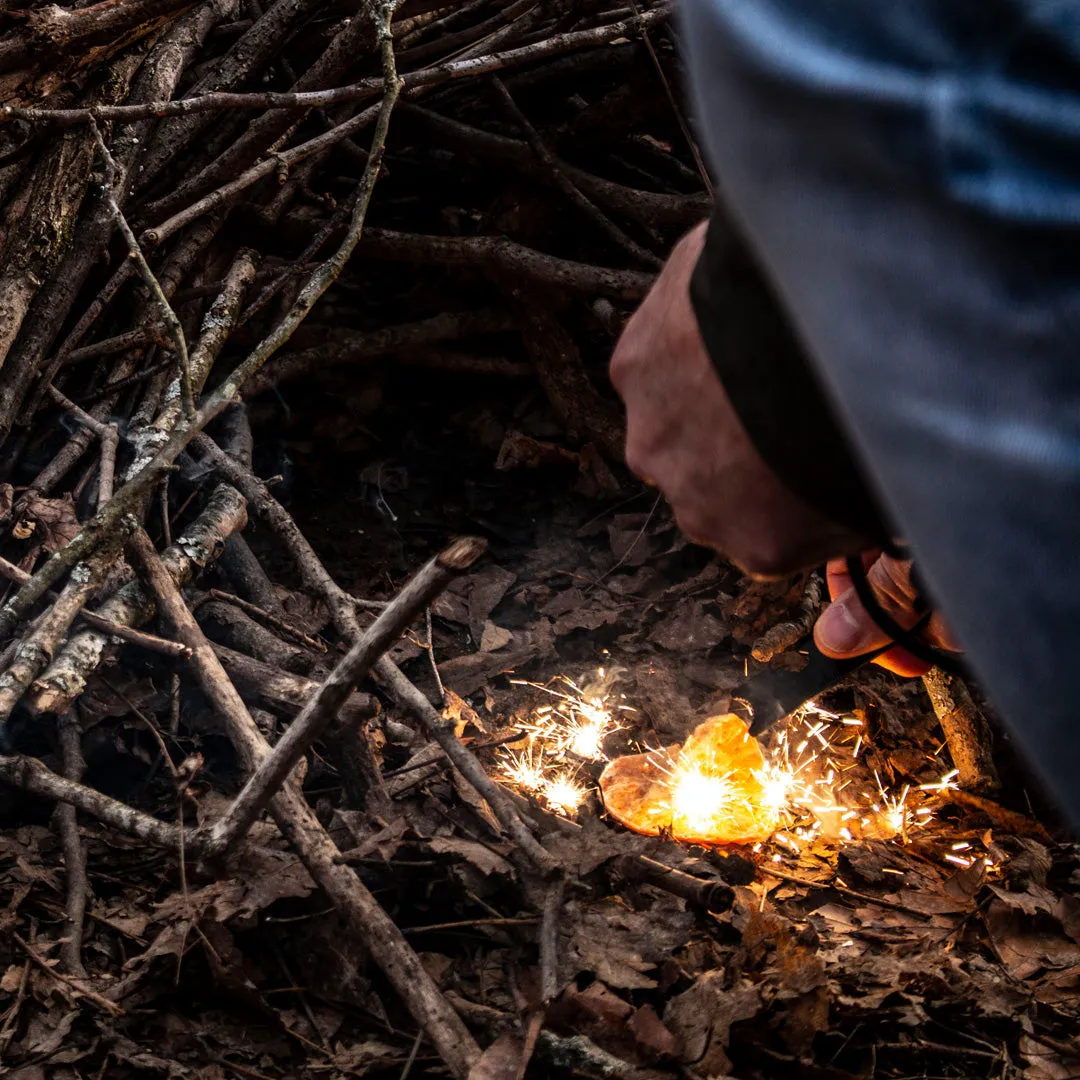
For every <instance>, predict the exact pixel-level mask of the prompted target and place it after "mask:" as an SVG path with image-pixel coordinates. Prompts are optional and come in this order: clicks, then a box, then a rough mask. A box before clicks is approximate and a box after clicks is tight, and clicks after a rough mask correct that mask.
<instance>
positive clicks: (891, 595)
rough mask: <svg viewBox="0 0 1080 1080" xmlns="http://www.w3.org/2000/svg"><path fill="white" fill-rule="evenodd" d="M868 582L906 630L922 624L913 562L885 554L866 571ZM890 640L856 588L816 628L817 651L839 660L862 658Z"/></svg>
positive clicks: (827, 611) (831, 607)
mask: <svg viewBox="0 0 1080 1080" xmlns="http://www.w3.org/2000/svg"><path fill="white" fill-rule="evenodd" d="M866 580H867V584H869V586H870V589H871V590H872V592H873V594H874V598H875V599H876V600H877V602H878V603H879V604H880V605H881V607H882V609H883V610H884V611H885V613H886V614H887V615H891V616H892V618H893V619H894V620H895V621H896V622H897V623H899V624H900V626H902V627H904V629H905V630H907V629H910V628H911V627H912V626H914V625H915V624H916V623H917V622H918V621H919V619H920V618H921V615H920V614H919V612H917V611H916V610H915V597H916V595H917V594H918V590H917V588H916V586H915V583H914V582H913V581H912V578H911V561H910V560H908V559H893V558H890V557H889V556H888V555H882V556H881V557H879V558H878V559H876V560H875V561H874V563H873V565H872V566H871V567H870V569H869V570H868V571H867V574H866ZM890 640H891V639H890V638H889V636H888V634H886V633H885V631H884V630H882V629H881V627H880V626H878V624H877V623H876V622H875V621H874V620H873V619H872V618H871V617H870V615H869V614H868V613H867V611H866V609H865V608H864V607H863V606H862V602H861V601H860V600H859V597H858V595H857V593H856V592H855V589H854V588H848V589H846V590H845V591H844V592H842V593H841V594H840V595H839V596H837V598H836V599H835V600H834V601H833V602H832V603H831V604H830V605H829V606H828V607H827V608H826V609H825V611H824V612H822V614H821V617H820V618H819V619H818V621H817V625H816V626H815V627H814V641H815V642H816V643H817V646H818V648H819V649H821V651H822V652H823V653H825V654H826V655H827V656H834V657H837V658H839V659H843V658H845V657H848V656H860V655H861V654H862V653H867V652H870V650H871V649H877V648H879V647H880V646H882V645H887V644H888V643H889V641H890Z"/></svg>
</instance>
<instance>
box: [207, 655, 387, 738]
mask: <svg viewBox="0 0 1080 1080" xmlns="http://www.w3.org/2000/svg"><path fill="white" fill-rule="evenodd" d="M213 649H214V654H215V655H216V656H217V658H218V659H219V660H220V661H221V664H222V667H224V668H225V671H226V672H227V674H228V676H229V678H230V679H231V680H232V682H233V685H234V686H235V687H236V688H237V690H239V691H240V694H241V696H242V697H244V698H245V699H248V700H251V701H254V702H256V703H257V704H259V705H261V706H263V708H266V709H270V710H271V711H272V712H275V713H282V714H284V715H285V716H295V715H296V714H297V713H298V712H299V711H300V710H301V709H302V708H303V707H304V705H305V704H306V703H307V702H308V700H309V699H310V698H311V696H312V695H313V694H315V693H316V692H317V691H318V689H319V684H318V683H317V682H313V681H312V680H311V679H306V678H304V676H303V675H294V674H292V673H291V672H288V671H280V670H278V669H277V668H275V667H271V666H270V665H269V664H264V663H263V662H262V661H261V660H256V659H255V658H254V657H252V656H247V655H245V654H244V653H239V652H235V651H234V650H232V649H229V648H227V647H226V646H224V645H219V644H217V643H216V642H214V643H213ZM378 715H379V702H378V699H377V698H375V697H372V696H371V695H369V694H361V693H356V694H351V695H350V696H349V698H348V700H347V701H346V702H345V704H344V705H343V706H342V709H341V712H340V714H339V716H340V719H341V722H342V724H345V725H348V726H350V727H355V726H357V725H359V724H362V723H364V722H365V721H366V720H370V719H372V718H373V717H376V716H378Z"/></svg>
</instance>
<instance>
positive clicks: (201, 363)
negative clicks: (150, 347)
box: [153, 249, 258, 431]
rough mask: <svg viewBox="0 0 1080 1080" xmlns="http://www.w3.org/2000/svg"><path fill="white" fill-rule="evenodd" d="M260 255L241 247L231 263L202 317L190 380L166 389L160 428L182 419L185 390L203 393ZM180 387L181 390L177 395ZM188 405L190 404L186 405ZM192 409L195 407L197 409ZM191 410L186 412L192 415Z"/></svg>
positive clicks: (189, 369)
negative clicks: (218, 289)
mask: <svg viewBox="0 0 1080 1080" xmlns="http://www.w3.org/2000/svg"><path fill="white" fill-rule="evenodd" d="M257 259H258V256H257V255H256V254H255V253H254V252H253V251H249V250H247V249H244V250H241V251H240V252H239V253H238V254H237V256H236V258H235V259H234V260H233V264H232V266H230V267H229V272H228V274H226V275H225V281H224V284H223V285H222V288H221V292H220V294H219V295H218V296H217V297H215V299H214V302H213V303H212V304H211V305H210V309H209V310H208V311H207V313H206V315H205V317H204V318H203V321H202V327H201V332H200V334H199V340H198V341H197V342H196V343H195V348H194V349H192V350H191V358H190V360H189V361H188V365H187V376H186V379H187V383H186V388H185V383H184V382H183V380H181V382H180V384H179V386H176V385H175V384H174V387H170V389H169V390H166V391H165V405H164V406H163V408H162V409H161V411H160V412H159V413H158V415H157V416H156V417H155V418H154V423H153V426H154V427H155V428H156V429H158V430H160V431H171V430H172V429H173V428H174V427H175V426H176V424H177V422H178V421H179V419H180V408H179V407H178V406H179V405H180V404H181V402H178V401H177V397H178V396H179V397H180V398H181V399H182V398H183V395H184V394H185V393H190V395H191V397H192V399H193V400H194V398H195V397H197V396H198V394H199V393H201V391H202V388H203V384H204V383H205V382H206V377H207V376H208V375H209V374H210V369H211V368H212V367H213V365H214V361H215V360H216V359H217V357H218V354H219V353H220V352H221V350H222V348H223V347H224V345H225V341H226V339H227V338H228V336H229V334H230V333H231V331H232V329H233V326H234V325H235V323H236V317H237V315H238V314H239V313H240V305H241V303H242V302H243V299H244V294H245V292H246V290H247V287H248V285H249V284H250V283H251V282H252V280H254V277H255V263H256V261H257ZM176 390H180V391H181V394H180V395H177V393H176ZM184 408H185V409H186V405H185V406H184ZM191 411H194V410H193V409H192V410H191ZM191 411H188V412H187V413H186V415H188V416H190V415H191Z"/></svg>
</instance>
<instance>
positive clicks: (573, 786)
mask: <svg viewBox="0 0 1080 1080" xmlns="http://www.w3.org/2000/svg"><path fill="white" fill-rule="evenodd" d="M542 793H543V796H544V801H545V802H546V803H547V804H548V806H549V807H551V809H552V810H555V811H556V812H558V813H563V814H573V813H576V812H577V810H578V808H579V807H580V806H581V804H582V803H583V802H584V801H585V798H586V796H587V795H588V792H587V791H586V790H585V788H584V787H582V785H581V784H579V783H577V781H575V780H574V778H573V777H571V776H568V775H567V774H566V773H556V774H555V775H554V776H553V777H551V778H550V779H548V780H545V781H544V785H543V788H542Z"/></svg>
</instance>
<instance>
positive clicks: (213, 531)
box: [26, 484, 247, 713]
mask: <svg viewBox="0 0 1080 1080" xmlns="http://www.w3.org/2000/svg"><path fill="white" fill-rule="evenodd" d="M114 501H115V500H114ZM246 523H247V512H246V509H245V505H244V500H243V497H242V496H241V495H240V494H239V493H238V492H237V491H236V490H235V489H233V488H230V487H228V486H226V485H225V484H222V485H220V486H219V487H218V488H217V489H216V490H215V491H214V492H213V494H212V495H211V496H210V499H209V500H208V501H207V504H206V507H205V509H204V510H203V512H202V513H201V514H200V515H199V516H198V517H197V518H196V519H195V520H194V521H193V522H192V523H191V524H190V525H189V526H188V527H187V528H186V529H185V530H184V532H183V534H182V536H180V537H179V538H178V539H177V543H175V544H173V546H172V547H170V548H168V549H167V550H166V551H165V553H164V555H163V558H164V559H165V561H166V564H167V565H168V567H169V572H170V573H171V574H172V575H173V576H174V578H175V580H176V581H178V582H180V583H181V584H182V583H186V582H187V581H189V580H190V579H191V577H192V576H193V575H194V573H195V570H196V568H197V567H202V566H206V565H207V564H208V563H209V562H210V561H211V560H212V559H213V558H214V557H215V555H216V554H217V552H218V551H219V550H220V548H221V544H222V541H223V540H224V538H225V537H226V536H228V535H230V534H231V533H232V532H235V531H236V530H237V529H242V528H243V527H244V525H245V524H246ZM83 614H84V616H85V617H86V618H87V620H90V618H91V613H90V612H84V613H83ZM97 615H99V616H103V617H104V618H105V619H106V620H108V622H107V624H106V625H105V627H104V628H103V629H104V633H103V632H102V631H101V630H99V629H97V628H95V629H92V630H83V631H81V632H80V633H77V634H73V635H72V636H71V637H69V638H68V640H67V642H66V643H65V644H64V646H63V648H61V649H60V650H59V652H58V653H57V655H56V657H55V659H54V660H53V662H52V663H51V664H50V665H49V667H48V668H47V669H46V670H45V671H44V672H43V673H42V675H41V676H40V677H39V678H38V679H37V681H36V682H35V683H34V686H33V689H32V693H31V694H30V695H29V696H28V698H27V699H26V705H27V706H28V707H29V708H30V710H31V711H33V712H38V713H40V712H55V713H61V712H63V711H64V710H66V709H67V708H68V707H69V706H70V705H71V703H72V701H74V700H75V698H77V697H78V696H79V694H80V693H82V690H83V687H84V686H85V685H86V680H87V679H88V678H89V676H90V674H91V673H92V672H93V671H94V670H95V669H96V667H97V665H98V664H99V663H100V662H101V659H102V657H103V655H104V652H105V648H106V646H107V645H108V642H109V639H108V637H107V636H106V635H108V634H112V633H119V631H117V629H116V625H115V624H118V623H119V624H122V625H124V626H133V625H139V624H142V623H146V622H149V621H150V619H151V618H153V615H154V604H153V600H152V598H151V597H150V595H149V594H148V593H147V591H146V590H145V589H144V588H143V586H142V584H141V583H140V582H138V581H131V582H128V584H126V585H124V586H123V587H122V588H120V589H118V590H117V591H116V592H115V593H113V595H112V596H110V597H109V598H108V599H107V600H105V602H104V603H103V604H102V605H101V607H100V609H99V611H98V612H97ZM95 625H96V624H95ZM145 637H146V639H147V640H146V642H139V641H138V639H135V643H137V644H148V645H149V644H150V643H160V642H161V639H160V638H150V636H149V635H145ZM155 647H157V648H158V651H167V652H168V653H169V654H170V655H174V656H175V655H179V653H178V652H177V651H176V649H174V648H173V646H172V645H170V646H169V649H168V650H164V649H162V648H161V647H160V645H158V646H155ZM180 648H183V646H180Z"/></svg>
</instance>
